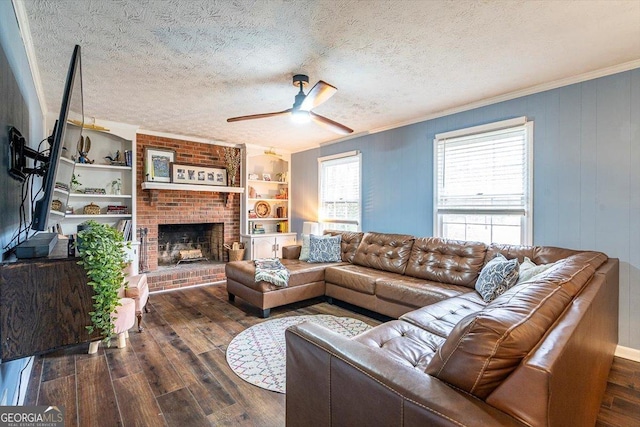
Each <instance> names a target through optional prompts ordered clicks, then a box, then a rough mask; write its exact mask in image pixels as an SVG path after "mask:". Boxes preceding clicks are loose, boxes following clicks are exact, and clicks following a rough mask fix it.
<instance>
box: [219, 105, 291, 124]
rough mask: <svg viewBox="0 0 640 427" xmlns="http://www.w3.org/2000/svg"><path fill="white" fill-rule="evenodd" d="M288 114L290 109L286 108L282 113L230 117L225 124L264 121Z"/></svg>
mask: <svg viewBox="0 0 640 427" xmlns="http://www.w3.org/2000/svg"><path fill="white" fill-rule="evenodd" d="M290 112H291V108H287V109H286V110H284V111H277V112H275V113H264V114H252V115H250V116H239V117H231V118H230V119H227V122H240V121H242V120H253V119H265V118H267V117H274V116H280V115H283V114H289V113H290Z"/></svg>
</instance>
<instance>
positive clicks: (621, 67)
mask: <svg viewBox="0 0 640 427" xmlns="http://www.w3.org/2000/svg"><path fill="white" fill-rule="evenodd" d="M636 68H640V59H636V60H633V61H629V62H624V63H622V64H618V65H614V66H611V67H606V68H601V69H599V70H595V71H589V72H587V73H583V74H578V75H575V76H571V77H566V78H563V79H558V80H554V81H551V82H547V83H542V84H539V85H535V86H531V87H528V88H525V89H521V90H517V91H514V92H509V93H506V94H503V95H498V96H494V97H491V98H487V99H483V100H480V101H476V102H472V103H469V104H465V105H461V106H459V107H454V108H449V109H447V110H442V111H438V112H436V113H433V114H429V115H427V116H423V117H420V118H418V119H412V120H408V121H405V122H401V123H395V124H392V125H389V126H383V127H379V128H375V129H372V130H370V131H369V133H372V134H373V133H378V132H384V131H387V130H391V129H397V128H400V127H403V126H409V125H413V124H416V123H420V122H425V121H427V120H433V119H437V118H440V117H444V116H450V115H452V114H456V113H462V112H464V111H469V110H473V109H476V108H480V107H486V106H487V105H493V104H497V103H499V102H504V101H510V100H512V99H516V98H522V97H524V96H528V95H533V94H536V93H540V92H546V91H548V90H552V89H557V88H560V87H564V86H569V85H572V84H576V83H582V82H585V81H588V80H594V79H597V78H600V77H605V76H610V75H613V74H618V73H622V72H625V71H629V70H634V69H636ZM336 142H337V141H336Z"/></svg>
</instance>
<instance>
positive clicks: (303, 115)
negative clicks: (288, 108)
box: [291, 110, 311, 123]
mask: <svg viewBox="0 0 640 427" xmlns="http://www.w3.org/2000/svg"><path fill="white" fill-rule="evenodd" d="M291 121H292V122H294V123H309V122H310V121H311V117H310V116H309V112H308V111H305V110H293V111H292V112H291Z"/></svg>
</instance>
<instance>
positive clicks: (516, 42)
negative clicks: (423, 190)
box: [14, 0, 640, 151]
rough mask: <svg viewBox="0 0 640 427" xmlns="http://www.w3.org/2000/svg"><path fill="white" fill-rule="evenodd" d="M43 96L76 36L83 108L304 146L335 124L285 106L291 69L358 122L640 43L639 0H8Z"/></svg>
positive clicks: (395, 119) (413, 113) (624, 54)
mask: <svg viewBox="0 0 640 427" xmlns="http://www.w3.org/2000/svg"><path fill="white" fill-rule="evenodd" d="M14 1H15V2H17V3H20V4H21V6H22V7H23V8H24V10H25V11H26V16H27V17H28V25H29V30H30V32H31V37H32V40H33V51H34V52H35V58H36V61H37V66H38V69H39V73H40V76H41V80H42V87H43V88H44V96H45V99H46V104H47V108H48V109H49V110H51V111H56V110H57V109H58V108H59V102H60V97H61V92H62V86H63V82H64V77H65V74H66V69H67V67H68V61H69V58H70V57H71V52H72V50H73V45H74V44H80V45H81V46H82V61H83V63H82V65H83V80H84V96H85V114H86V115H87V116H95V117H98V118H100V119H105V120H111V121H116V122H124V123H131V124H138V125H140V126H141V128H142V129H146V130H153V131H158V132H167V133H173V134H180V135H187V136H197V137H202V138H207V139H214V140H220V141H227V142H233V143H242V142H246V143H252V144H259V145H264V146H273V147H275V148H280V149H287V150H290V151H298V150H301V149H305V148H308V147H312V146H316V145H318V144H319V143H322V142H327V141H332V140H336V139H339V138H341V137H340V136H339V135H336V134H334V133H332V132H330V131H328V130H326V129H324V128H322V127H320V126H318V125H316V124H314V123H308V124H305V125H296V124H294V123H292V122H291V121H290V120H289V118H288V117H277V118H268V119H261V120H255V121H246V122H237V123H227V122H226V121H225V120H226V119H227V118H228V117H232V116H240V115H246V114H255V113H264V112H272V111H280V110H284V109H286V108H289V107H290V106H291V104H292V103H293V98H294V95H295V94H296V89H295V88H294V87H293V86H292V85H291V76H292V74H295V73H299V72H303V73H306V74H308V75H309V77H310V81H311V84H313V83H315V82H316V81H317V80H319V79H322V80H325V81H327V82H329V83H331V84H333V85H334V86H336V87H338V89H339V90H338V92H337V94H336V95H334V96H333V98H331V99H330V100H329V101H327V102H326V103H325V104H323V105H321V106H319V107H318V108H317V109H315V110H314V111H315V112H316V113H318V114H321V115H324V116H326V117H329V118H331V119H333V120H335V121H338V122H340V123H343V124H345V125H347V126H349V127H351V128H352V129H354V130H355V132H356V133H360V132H367V131H370V130H372V129H376V128H382V127H387V126H392V125H394V124H398V123H403V122H410V121H412V120H416V119H419V118H421V117H426V116H428V115H432V114H434V113H437V112H439V111H443V110H447V109H451V108H455V107H458V106H462V105H466V104H469V103H473V102H477V101H480V100H482V99H486V98H491V97H496V96H500V95H503V94H507V93H511V92H514V91H519V90H523V89H525V88H528V87H531V86H535V85H540V84H544V83H547V82H551V81H555V80H559V79H564V78H567V77H570V76H575V75H578V74H582V73H586V72H591V71H594V70H599V69H602V68H605V67H610V66H614V65H618V64H621V63H625V62H628V61H635V60H638V59H640V1H638V0H627V1H525V2H522V1H488V0H485V1H407V0H404V1H374V0H370V1H355V0H324V1H323V0H311V1H303V0H274V1H271V0H255V1H247V0H234V1H230V0H219V1H215V0H183V1H179V0H147V1H145V0H138V1H136V0H83V1H80V0H38V1H35V0H14Z"/></svg>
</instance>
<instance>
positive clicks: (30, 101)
mask: <svg viewBox="0 0 640 427" xmlns="http://www.w3.org/2000/svg"><path fill="white" fill-rule="evenodd" d="M0 102H1V103H2V105H0V159H1V161H0V163H1V164H2V168H0V188H2V190H0V191H1V194H0V202H1V203H0V248H4V246H5V245H6V244H8V243H9V241H10V240H11V236H12V235H13V233H14V232H15V230H17V229H18V225H19V216H18V206H19V205H20V187H21V186H20V183H19V182H17V181H15V180H13V179H12V178H10V177H9V173H8V164H9V159H8V157H9V148H8V138H7V127H8V126H9V125H12V126H15V127H17V128H18V129H19V130H20V132H21V133H22V134H23V135H24V136H25V137H26V138H27V140H28V141H29V142H30V145H31V146H32V147H35V146H37V144H38V142H39V141H40V140H41V139H42V138H43V133H44V131H43V129H44V127H43V123H44V117H43V114H42V110H41V108H40V102H39V100H38V97H37V95H36V90H35V85H34V83H33V79H32V77H31V71H30V70H29V65H28V61H27V54H26V51H25V49H24V45H23V44H22V37H21V35H20V30H19V28H18V23H17V21H16V17H15V14H14V11H13V5H12V3H11V2H10V1H0ZM2 252H3V251H1V250H0V255H1V254H2ZM32 361H33V357H26V358H23V359H18V360H13V361H11V362H6V363H0V404H2V405H16V404H17V403H19V402H21V401H22V400H23V399H24V394H25V392H26V388H27V383H28V380H29V376H30V372H31V367H32V364H31V362H32Z"/></svg>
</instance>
